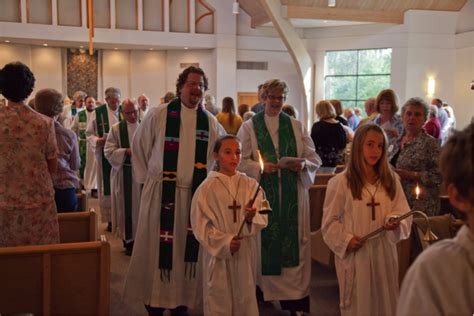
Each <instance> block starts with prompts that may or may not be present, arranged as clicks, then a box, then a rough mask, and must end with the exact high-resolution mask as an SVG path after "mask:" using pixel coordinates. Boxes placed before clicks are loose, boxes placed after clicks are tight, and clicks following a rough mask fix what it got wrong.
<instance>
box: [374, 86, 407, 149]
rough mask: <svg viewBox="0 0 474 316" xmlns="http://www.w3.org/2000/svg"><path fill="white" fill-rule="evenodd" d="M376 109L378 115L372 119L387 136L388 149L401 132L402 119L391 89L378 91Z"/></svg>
mask: <svg viewBox="0 0 474 316" xmlns="http://www.w3.org/2000/svg"><path fill="white" fill-rule="evenodd" d="M375 106H376V111H377V112H378V113H379V115H378V116H377V117H376V118H375V119H374V123H375V124H377V125H379V126H380V127H382V129H383V130H384V131H385V133H386V134H387V137H388V145H389V151H390V149H392V148H393V143H394V141H395V140H396V139H397V137H398V136H399V135H400V134H401V133H402V130H403V124H402V120H401V119H400V117H399V116H398V114H397V111H398V97H397V95H396V94H395V91H393V90H392V89H385V90H382V91H380V92H379V95H378V96H377V99H376V103H375Z"/></svg>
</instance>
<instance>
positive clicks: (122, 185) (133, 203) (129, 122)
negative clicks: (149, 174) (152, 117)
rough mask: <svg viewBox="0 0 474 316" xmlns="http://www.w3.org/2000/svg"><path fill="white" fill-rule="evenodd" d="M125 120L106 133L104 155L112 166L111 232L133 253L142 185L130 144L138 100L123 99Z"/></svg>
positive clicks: (134, 126)
mask: <svg viewBox="0 0 474 316" xmlns="http://www.w3.org/2000/svg"><path fill="white" fill-rule="evenodd" d="M122 113H123V116H124V118H125V120H122V121H120V122H119V123H116V124H115V125H114V126H112V129H111V131H110V133H109V136H107V141H106V143H105V148H104V154H105V158H107V160H108V161H109V162H110V165H111V166H112V172H111V175H110V187H111V201H112V231H113V232H116V233H117V234H118V236H120V238H121V239H122V241H123V246H124V248H125V254H126V255H127V256H130V255H131V254H132V249H133V240H134V238H135V231H136V228H137V221H138V209H139V206H140V184H138V183H137V182H136V181H135V180H134V179H133V177H132V175H133V168H132V163H131V156H132V151H131V149H130V144H131V143H132V139H133V136H134V135H135V131H136V130H137V127H138V107H137V102H136V101H135V100H131V99H126V100H124V101H123V102H122Z"/></svg>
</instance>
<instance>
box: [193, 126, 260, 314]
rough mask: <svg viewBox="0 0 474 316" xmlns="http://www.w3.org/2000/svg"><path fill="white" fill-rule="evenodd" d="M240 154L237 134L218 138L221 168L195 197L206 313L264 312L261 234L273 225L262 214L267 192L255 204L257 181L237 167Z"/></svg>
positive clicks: (218, 154) (258, 197)
mask: <svg viewBox="0 0 474 316" xmlns="http://www.w3.org/2000/svg"><path fill="white" fill-rule="evenodd" d="M240 152H241V144H240V141H239V140H238V138H237V137H235V136H231V135H228V136H224V137H222V138H221V139H220V140H218V141H217V142H216V144H215V146H214V158H215V159H216V161H217V164H218V167H217V171H212V172H211V173H210V174H209V175H208V177H207V178H206V180H205V181H204V182H203V183H202V184H201V185H200V186H199V188H198V189H197V190H196V193H195V194H194V197H193V200H192V206H191V225H192V228H193V232H194V235H195V236H196V239H197V240H198V241H199V243H200V244H201V249H203V252H202V257H201V260H202V261H201V263H202V267H203V297H204V314H205V315H212V316H216V315H225V316H228V315H247V316H252V315H255V316H258V305H257V300H256V296H255V287H256V274H257V257H258V249H257V245H258V243H257V236H258V234H259V233H260V231H261V230H262V229H263V228H264V227H266V226H267V216H266V215H262V214H259V213H257V212H256V206H259V205H260V203H261V200H262V199H261V197H262V194H261V193H259V194H258V195H257V199H256V201H255V203H254V204H253V205H250V203H249V201H250V200H251V199H252V198H253V195H254V194H255V191H256V189H257V182H256V181H255V180H254V179H252V178H250V177H247V176H246V175H245V174H243V173H240V172H237V171H236V169H237V166H238V165H239V163H240ZM244 221H245V223H244V224H243V229H242V231H241V234H240V235H239V228H240V227H241V224H242V223H243V222H244Z"/></svg>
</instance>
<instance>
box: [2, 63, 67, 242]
mask: <svg viewBox="0 0 474 316" xmlns="http://www.w3.org/2000/svg"><path fill="white" fill-rule="evenodd" d="M34 84H35V77H34V75H33V73H32V72H31V71H30V69H29V68H28V67H27V66H26V65H24V64H22V63H19V62H16V63H10V64H7V65H6V66H5V67H3V69H1V70H0V93H1V94H3V96H4V97H5V98H6V99H7V104H6V105H4V106H1V107H0V121H1V122H2V129H1V131H0V156H1V157H2V159H0V192H1V194H0V232H1V233H0V247H11V246H25V245H43V244H52V243H58V242H59V228H58V220H57V213H56V204H55V203H54V189H53V183H52V180H51V173H52V172H54V171H55V170H56V168H57V148H56V137H55V133H54V125H53V121H52V120H51V119H49V118H47V117H46V116H44V115H41V114H39V113H38V112H36V111H34V110H33V109H32V108H31V107H29V106H28V105H27V104H26V99H27V98H28V96H29V95H30V94H31V92H32V91H33V88H34Z"/></svg>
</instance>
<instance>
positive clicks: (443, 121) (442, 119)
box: [431, 98, 449, 144]
mask: <svg viewBox="0 0 474 316" xmlns="http://www.w3.org/2000/svg"><path fill="white" fill-rule="evenodd" d="M431 104H433V105H435V106H436V107H437V108H438V120H439V124H440V125H441V144H444V142H445V140H446V137H447V136H448V130H449V116H448V112H446V110H445V109H444V108H443V100H441V99H438V98H436V99H433V100H431Z"/></svg>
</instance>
